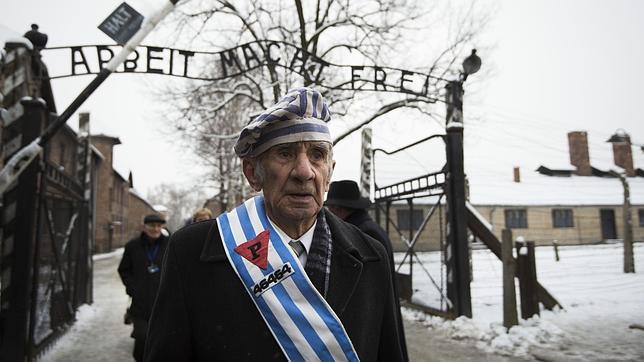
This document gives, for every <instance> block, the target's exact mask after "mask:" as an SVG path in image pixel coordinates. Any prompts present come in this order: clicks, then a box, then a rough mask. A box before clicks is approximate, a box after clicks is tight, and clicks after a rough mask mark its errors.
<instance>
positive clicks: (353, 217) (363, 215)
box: [345, 209, 408, 360]
mask: <svg viewBox="0 0 644 362" xmlns="http://www.w3.org/2000/svg"><path fill="white" fill-rule="evenodd" d="M345 221H346V222H348V223H349V224H352V225H355V226H357V227H358V229H360V231H362V232H363V233H365V234H367V235H369V236H371V237H372V238H374V239H376V240H378V241H379V242H380V243H381V244H382V246H384V247H385V249H386V250H387V255H388V257H389V263H390V264H391V275H392V277H393V278H395V277H394V275H396V273H395V265H394V252H393V247H392V245H391V240H389V236H387V233H386V232H385V231H384V230H383V229H382V228H381V227H380V225H378V223H377V222H375V221H374V220H373V219H372V218H371V216H369V213H367V210H363V209H358V210H356V211H354V212H352V213H351V214H350V215H349V216H348V217H347V218H346V219H345ZM394 295H395V298H396V308H397V309H396V311H397V313H398V321H399V323H400V325H399V330H400V344H401V346H402V351H403V356H404V358H405V360H407V359H408V356H407V343H406V340H405V330H404V326H403V321H402V315H401V314H400V300H399V299H398V298H399V297H398V296H399V293H398V286H397V285H396V280H394Z"/></svg>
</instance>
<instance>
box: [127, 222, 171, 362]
mask: <svg viewBox="0 0 644 362" xmlns="http://www.w3.org/2000/svg"><path fill="white" fill-rule="evenodd" d="M164 224H165V220H164V219H163V218H162V217H161V216H160V215H157V214H151V215H147V216H146V217H145V218H144V219H143V230H142V232H141V235H140V236H139V237H136V238H134V239H132V240H130V241H129V242H128V243H127V244H126V245H125V251H124V252H123V259H121V263H120V264H119V268H118V272H119V275H120V276H121V280H122V281H123V284H125V292H126V293H127V294H128V295H129V296H130V297H132V305H131V306H130V308H129V312H128V313H129V315H130V318H131V319H132V322H133V324H134V330H133V331H132V338H134V351H133V352H132V355H133V356H134V359H135V360H137V361H142V360H143V352H144V350H145V338H146V331H147V329H148V320H149V319H150V313H151V312H152V305H153V304H154V299H155V297H156V294H157V290H158V289H159V276H160V275H161V273H160V271H161V264H162V262H163V255H164V253H165V248H166V244H167V239H166V237H165V236H164V235H163V233H162V232H161V229H162V228H163V225H164Z"/></svg>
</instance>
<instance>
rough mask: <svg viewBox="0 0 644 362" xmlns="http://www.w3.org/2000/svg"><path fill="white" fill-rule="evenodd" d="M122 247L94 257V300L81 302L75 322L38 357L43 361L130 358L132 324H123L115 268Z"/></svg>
mask: <svg viewBox="0 0 644 362" xmlns="http://www.w3.org/2000/svg"><path fill="white" fill-rule="evenodd" d="M122 253H123V250H122V249H121V250H119V251H117V252H114V253H110V254H104V255H101V256H100V257H99V258H98V260H95V261H94V304H92V305H83V306H81V307H80V308H79V310H78V312H77V313H76V319H77V321H76V323H74V325H73V326H72V328H71V329H70V330H69V331H67V333H65V334H64V335H63V336H62V337H61V338H60V340H58V342H56V344H55V345H54V346H53V347H52V348H51V349H50V350H49V351H47V352H46V353H45V355H44V356H43V357H42V358H41V361H44V362H54V361H60V362H63V361H64V362H81V361H92V362H103V361H104V362H114V361H133V360H134V359H133V358H132V357H131V353H132V348H133V346H134V340H133V339H132V338H130V333H131V331H132V327H131V326H128V325H125V324H123V313H124V312H125V308H126V306H127V305H128V297H127V295H126V294H125V288H124V287H123V284H121V280H120V279H119V276H118V273H117V272H116V268H117V267H118V264H119V262H120V261H121V255H122Z"/></svg>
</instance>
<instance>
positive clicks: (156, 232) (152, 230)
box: [143, 222, 163, 240]
mask: <svg viewBox="0 0 644 362" xmlns="http://www.w3.org/2000/svg"><path fill="white" fill-rule="evenodd" d="M162 227H163V224H161V223H160V222H149V223H147V224H143V233H144V234H145V235H147V236H148V238H150V239H152V240H155V239H158V238H159V237H160V236H161V228H162Z"/></svg>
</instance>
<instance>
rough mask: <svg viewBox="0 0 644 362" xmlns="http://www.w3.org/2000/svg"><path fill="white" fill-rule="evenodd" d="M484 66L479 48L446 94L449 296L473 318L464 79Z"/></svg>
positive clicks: (456, 308) (457, 309)
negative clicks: (467, 207) (466, 214)
mask: <svg viewBox="0 0 644 362" xmlns="http://www.w3.org/2000/svg"><path fill="white" fill-rule="evenodd" d="M480 68H481V58H479V57H478V56H477V55H476V49H472V54H471V55H470V56H469V57H467V58H466V59H465V61H464V62H463V70H462V71H461V73H460V76H459V79H458V80H453V81H450V82H449V83H448V84H447V87H446V88H447V92H446V94H445V103H446V104H447V109H446V111H447V112H446V122H447V125H446V131H447V135H446V137H445V145H446V148H447V152H446V153H447V170H448V172H447V180H446V184H447V192H448V198H447V220H448V234H447V243H446V245H445V248H446V260H445V264H446V269H447V270H446V273H447V297H448V298H449V299H450V300H451V301H452V305H453V306H454V307H453V308H454V314H456V315H457V316H462V315H464V316H466V317H469V318H471V317H472V297H471V292H470V280H471V275H470V274H471V273H470V253H469V245H468V240H467V224H466V220H465V218H464V216H465V170H464V166H463V82H465V80H466V79H467V77H468V76H469V75H470V74H474V73H476V72H477V71H478V70H479V69H480Z"/></svg>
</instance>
